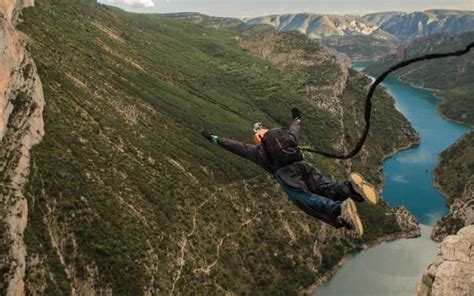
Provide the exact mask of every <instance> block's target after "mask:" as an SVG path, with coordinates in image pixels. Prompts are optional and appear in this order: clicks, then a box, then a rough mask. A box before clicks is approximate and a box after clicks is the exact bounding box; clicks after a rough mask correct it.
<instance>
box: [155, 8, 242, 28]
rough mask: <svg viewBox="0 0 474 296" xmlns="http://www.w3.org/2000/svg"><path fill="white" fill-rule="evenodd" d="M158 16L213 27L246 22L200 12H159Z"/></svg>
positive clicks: (228, 26) (230, 25)
mask: <svg viewBox="0 0 474 296" xmlns="http://www.w3.org/2000/svg"><path fill="white" fill-rule="evenodd" d="M158 16H161V17H165V18H170V19H173V20H178V21H188V22H191V23H194V24H198V25H202V26H204V27H211V28H231V27H236V26H239V25H242V24H244V22H243V21H242V20H240V19H236V18H230V17H215V16H209V15H205V14H202V13H198V12H179V13H163V14H158Z"/></svg>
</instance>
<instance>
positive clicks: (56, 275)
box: [21, 0, 410, 295]
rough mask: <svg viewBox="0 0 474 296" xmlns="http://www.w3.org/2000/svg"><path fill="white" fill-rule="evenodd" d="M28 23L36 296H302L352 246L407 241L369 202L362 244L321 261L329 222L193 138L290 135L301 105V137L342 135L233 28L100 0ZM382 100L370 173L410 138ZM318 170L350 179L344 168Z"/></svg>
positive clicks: (328, 165)
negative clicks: (204, 131)
mask: <svg viewBox="0 0 474 296" xmlns="http://www.w3.org/2000/svg"><path fill="white" fill-rule="evenodd" d="M23 18H24V19H25V22H24V23H23V24H22V25H21V30H22V31H24V32H25V33H26V34H27V35H28V36H29V38H30V41H29V44H28V47H29V49H30V50H31V52H32V54H33V57H34V59H35V62H36V64H37V67H38V70H39V74H40V77H41V79H42V82H43V86H44V93H45V99H46V108H45V113H44V119H45V126H46V135H45V137H44V139H43V142H42V143H41V144H40V145H38V146H36V147H35V148H34V149H33V151H32V160H31V163H32V167H31V173H30V176H29V182H28V184H27V188H26V190H25V196H26V197H27V198H28V202H29V216H28V219H29V220H28V227H27V229H26V233H25V242H26V244H27V249H28V250H27V252H28V255H29V258H30V260H29V264H28V266H27V278H26V280H27V288H28V293H35V292H39V293H41V292H42V293H44V294H48V295H63V294H65V295H66V294H70V293H71V289H72V285H73V283H74V282H75V283H77V282H83V283H84V282H87V281H90V282H92V287H93V288H94V289H96V290H101V291H107V290H112V291H113V292H114V294H118V295H136V294H141V293H142V292H143V291H145V290H147V291H149V292H151V293H152V294H158V295H159V294H169V293H170V292H171V291H172V289H173V288H172V287H174V292H175V293H181V294H187V293H189V291H191V290H192V291H193V292H194V293H196V294H223V293H225V292H226V291H232V292H234V293H236V294H252V293H258V294H267V295H269V294H270V295H294V294H296V293H297V292H298V291H300V290H301V289H302V288H305V287H307V286H309V285H310V284H311V283H313V282H314V280H315V279H316V278H318V276H320V275H321V274H322V273H323V272H325V271H327V270H328V269H330V268H331V267H333V266H334V264H335V263H336V262H337V261H338V260H339V259H340V258H341V256H343V255H344V254H345V253H347V252H348V251H349V250H350V249H352V248H354V247H356V246H357V244H359V243H361V242H369V241H371V240H374V239H375V238H377V237H379V236H381V235H384V234H388V233H395V232H397V231H399V229H398V228H397V225H396V223H395V218H394V217H393V215H391V214H390V213H389V212H387V208H386V207H385V206H384V205H380V206H379V207H378V208H368V207H367V208H365V207H364V208H362V209H361V212H362V215H363V218H364V221H366V223H368V224H367V225H368V229H367V235H366V236H365V237H363V239H362V240H357V241H354V240H351V239H347V238H341V237H340V236H337V235H335V234H334V232H331V233H330V235H329V237H328V239H327V240H325V241H323V242H320V245H321V252H322V254H323V260H322V261H321V262H319V261H318V260H317V259H316V258H314V256H313V255H312V246H313V244H314V240H315V233H318V232H319V231H320V229H321V224H320V223H318V222H317V221H315V220H314V219H312V218H311V217H308V216H306V215H305V214H304V213H302V212H301V211H298V210H297V209H295V208H294V207H293V206H291V205H290V204H289V203H288V202H287V199H286V197H285V196H284V195H283V194H282V192H281V191H280V189H279V188H278V186H277V185H276V184H275V182H274V181H273V180H272V178H271V177H270V176H267V175H262V173H263V171H262V170H261V169H260V168H258V167H256V166H254V165H252V164H250V163H248V162H245V161H242V160H241V159H239V158H237V157H236V156H233V155H230V154H228V153H227V152H225V151H223V150H222V149H218V147H216V146H212V145H211V144H210V143H208V142H207V141H206V140H204V139H203V138H202V137H201V136H200V135H199V133H198V129H199V127H201V126H204V125H206V126H208V127H209V128H210V129H211V130H212V131H214V132H215V133H217V134H218V135H222V136H228V137H231V138H236V139H242V140H244V139H250V136H251V126H252V123H253V122H255V121H262V122H264V123H265V124H266V125H269V126H276V125H286V124H287V123H288V121H289V117H290V116H289V108H290V107H291V106H295V105H296V106H299V107H300V108H301V109H302V110H303V112H304V118H305V129H304V141H305V143H307V144H310V145H318V146H330V145H332V144H333V142H335V141H337V137H338V135H339V134H341V131H337V130H334V129H331V125H330V122H331V119H330V118H329V115H328V114H321V113H320V110H318V109H317V108H316V107H314V105H313V104H312V103H311V102H310V101H309V99H308V97H307V94H305V93H303V92H301V91H300V84H299V83H297V82H296V80H293V79H287V78H286V76H285V73H282V71H280V70H279V69H277V68H276V67H275V66H273V65H272V64H270V63H269V62H266V61H263V60H261V59H259V58H257V57H255V56H253V55H251V54H249V53H248V52H246V51H244V50H242V49H240V48H238V47H237V46H236V37H239V35H238V34H237V33H232V32H227V31H219V30H214V29H207V28H203V27H200V26H194V25H192V24H189V23H185V22H178V21H173V20H168V19H164V18H160V17H156V16H152V15H137V14H129V13H125V12H122V11H119V10H117V9H112V8H109V7H106V6H100V5H97V4H95V1H92V0H91V1H53V0H43V1H38V2H37V3H36V7H35V8H29V9H26V10H25V11H24V15H23ZM288 36H292V35H291V34H290V35H288ZM288 38H290V39H289V40H293V39H291V37H288ZM298 42H299V41H298V40H295V46H300V45H298V44H299V43H298ZM282 50H283V49H282ZM308 50H312V51H316V50H320V49H319V48H313V47H308ZM353 75H354V77H353V78H351V81H350V83H349V87H348V89H347V90H346V92H345V93H344V97H343V100H344V102H345V103H344V104H347V105H348V106H352V108H353V109H354V110H355V112H352V109H351V115H350V116H351V117H347V118H345V119H344V120H347V124H346V126H348V130H347V132H348V133H349V132H350V133H354V134H351V135H347V136H348V141H349V143H351V142H352V141H353V139H352V137H355V136H354V135H355V132H356V130H357V128H356V126H355V125H352V127H350V126H351V125H350V122H353V120H355V118H356V117H357V118H360V116H361V113H360V110H361V108H362V106H361V104H362V101H360V100H359V98H362V97H363V96H361V94H362V93H364V92H365V87H366V84H367V80H364V79H363V78H361V77H360V76H357V75H355V73H353ZM313 83H314V84H315V85H317V84H320V83H321V84H324V83H328V81H317V82H314V81H313ZM378 98H379V99H378V100H377V102H376V112H377V114H379V115H378V116H377V117H378V119H377V120H376V123H375V124H374V129H375V131H379V132H381V134H380V133H372V134H371V138H370V139H369V146H368V148H367V151H366V153H367V154H368V155H371V156H372V155H373V163H372V160H371V161H370V162H366V161H365V158H364V159H362V158H361V159H359V160H356V161H354V165H355V166H358V167H360V168H361V170H362V171H364V172H367V173H370V176H371V178H372V179H376V176H377V175H378V165H380V163H381V159H382V155H383V154H384V153H388V152H389V151H391V150H392V149H393V148H394V147H395V146H397V145H400V146H404V145H406V144H407V143H408V142H409V140H410V137H409V136H407V135H404V134H403V132H406V130H403V129H401V127H403V126H405V125H406V121H405V120H404V119H403V118H402V117H401V116H400V115H399V114H398V113H397V112H396V111H395V109H394V108H393V106H392V104H391V101H390V99H389V98H388V97H387V96H386V95H380V96H379V97H378ZM382 114H383V116H382ZM384 118H391V119H394V120H393V121H390V122H389V123H387V122H385V121H383V120H382V119H384ZM332 121H334V119H332ZM387 125H390V127H391V128H386V127H387ZM383 127H385V129H384V128H383ZM386 137H391V138H394V139H397V140H396V141H395V142H391V143H387V141H386ZM372 153H373V154H372ZM369 159H371V158H370V157H369ZM313 161H315V162H317V164H318V166H319V167H321V168H322V169H323V170H325V171H326V172H328V173H329V174H331V175H333V176H335V177H339V178H340V177H342V176H344V175H345V174H346V170H345V164H343V163H340V162H336V161H331V160H326V159H319V158H316V159H314V160H313ZM288 229H291V232H290V231H288ZM290 233H293V234H294V237H292V236H291V235H290ZM182 254H184V256H183V257H181V256H182ZM32 258H38V260H39V261H40V264H36V265H35V264H33V261H32ZM214 262H215V263H214ZM43 285H44V286H45V288H46V290H45V291H41V287H43ZM256 291H257V292H256Z"/></svg>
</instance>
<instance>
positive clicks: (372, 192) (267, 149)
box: [201, 108, 379, 236]
mask: <svg viewBox="0 0 474 296" xmlns="http://www.w3.org/2000/svg"><path fill="white" fill-rule="evenodd" d="M291 113H292V116H293V122H292V123H291V125H290V127H289V128H274V129H270V130H268V129H265V128H263V126H262V125H261V124H260V123H256V124H255V125H254V138H253V142H254V144H249V143H242V142H237V141H234V140H230V139H226V138H222V137H219V136H217V135H213V134H211V133H210V132H209V131H208V130H207V129H202V130H201V134H202V135H203V136H204V137H206V138H207V139H208V140H209V141H211V142H212V143H214V144H218V145H219V146H221V147H223V148H224V149H226V150H228V151H230V152H232V153H234V154H237V155H239V156H241V157H244V158H246V159H248V160H251V161H253V162H255V163H256V164H258V165H260V166H261V167H263V168H264V169H265V170H266V171H268V172H270V173H271V174H272V175H273V176H274V177H275V179H276V180H277V182H278V183H279V184H280V185H281V187H282V189H283V190H284V191H285V192H286V193H287V194H288V198H289V199H290V200H291V201H292V202H293V203H294V204H295V205H296V206H297V207H299V208H300V209H302V210H303V211H304V212H306V213H307V214H309V215H311V216H313V217H315V218H317V219H319V220H321V221H323V222H325V223H327V224H330V225H332V226H334V227H336V228H341V227H345V228H347V229H349V230H353V231H354V232H355V233H356V234H357V235H358V236H362V234H363V232H364V228H363V226H362V222H361V220H360V218H359V215H358V214H357V207H356V204H355V202H354V201H356V202H363V201H365V200H367V201H368V202H370V203H371V204H376V203H377V202H378V200H379V196H378V194H377V190H376V189H375V187H374V186H373V185H371V184H369V183H368V182H366V181H365V180H364V178H363V177H362V176H361V175H360V174H358V173H352V174H350V176H349V178H348V179H347V180H342V181H339V182H334V181H332V180H331V179H330V178H328V177H326V176H325V175H323V173H322V172H321V171H320V170H319V169H317V168H315V167H313V166H312V165H311V164H309V163H307V162H305V161H304V160H303V154H302V153H301V151H300V149H299V148H298V143H299V138H300V122H301V113H300V111H299V110H298V109H297V108H293V109H291Z"/></svg>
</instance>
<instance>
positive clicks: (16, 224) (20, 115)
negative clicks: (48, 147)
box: [0, 0, 44, 295]
mask: <svg viewBox="0 0 474 296" xmlns="http://www.w3.org/2000/svg"><path fill="white" fill-rule="evenodd" d="M33 2H34V1H33V0H24V1H22V0H17V1H2V3H1V4H0V69H2V70H1V72H0V193H1V194H0V223H1V227H0V229H2V231H3V233H2V239H1V241H0V247H1V249H4V250H6V252H2V253H0V270H2V273H1V274H0V275H1V276H2V277H3V278H2V279H1V281H0V285H3V287H1V288H2V290H4V291H5V292H6V295H23V294H24V293H25V291H24V282H23V277H24V274H25V257H26V248H25V244H24V242H23V232H24V230H25V227H26V223H27V217H28V205H27V202H26V199H25V198H24V196H23V194H22V189H23V186H24V184H25V182H26V178H27V175H28V168H29V160H30V154H29V151H30V148H31V147H32V146H33V145H34V144H37V143H39V142H40V141H41V139H42V136H43V134H44V127H43V118H42V113H43V106H44V97H43V90H42V85H41V81H40V79H39V77H38V74H37V71H36V66H35V64H34V62H33V60H32V58H31V56H30V55H29V53H28V52H27V51H26V49H25V48H24V44H23V42H22V40H21V38H20V34H19V33H18V32H17V31H16V30H15V25H16V23H17V22H18V16H19V13H20V11H21V9H22V8H23V7H26V6H31V5H33V4H34V3H33Z"/></svg>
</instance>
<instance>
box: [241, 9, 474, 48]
mask: <svg viewBox="0 0 474 296" xmlns="http://www.w3.org/2000/svg"><path fill="white" fill-rule="evenodd" d="M244 21H245V22H246V23H248V24H253V25H257V24H268V25H272V26H273V27H275V28H276V29H277V30H279V31H289V30H296V31H299V32H302V33H304V34H307V35H308V36H309V37H310V38H326V37H330V36H347V35H350V36H352V35H374V34H377V35H380V34H381V31H383V32H385V33H387V34H389V36H395V37H396V38H397V39H398V40H399V41H407V40H411V39H413V38H416V37H422V36H427V35H430V34H434V33H442V32H451V33H459V32H466V31H473V30H474V12H473V11H456V10H428V11H425V12H413V13H403V12H382V13H373V14H368V15H364V16H352V15H345V16H339V15H320V14H310V13H299V14H283V15H272V16H263V17H256V18H249V19H244ZM380 36H383V35H380Z"/></svg>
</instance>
